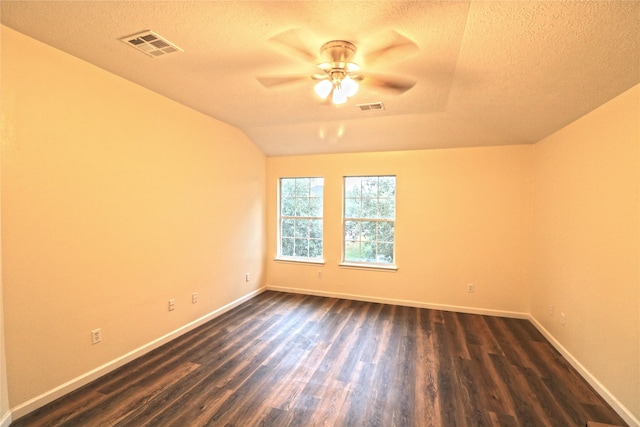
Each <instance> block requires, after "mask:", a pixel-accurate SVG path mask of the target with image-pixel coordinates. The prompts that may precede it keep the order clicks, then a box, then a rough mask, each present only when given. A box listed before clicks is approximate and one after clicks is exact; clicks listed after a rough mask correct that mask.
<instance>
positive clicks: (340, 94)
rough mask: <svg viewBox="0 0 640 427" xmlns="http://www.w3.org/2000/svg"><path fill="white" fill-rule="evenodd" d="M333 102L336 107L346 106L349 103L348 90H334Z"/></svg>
mask: <svg viewBox="0 0 640 427" xmlns="http://www.w3.org/2000/svg"><path fill="white" fill-rule="evenodd" d="M331 102H333V103H334V104H336V105H340V104H344V103H345V102H347V92H346V90H344V89H342V88H340V89H338V88H334V89H333V96H332V97H331Z"/></svg>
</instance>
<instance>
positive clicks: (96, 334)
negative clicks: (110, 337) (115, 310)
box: [91, 328, 102, 344]
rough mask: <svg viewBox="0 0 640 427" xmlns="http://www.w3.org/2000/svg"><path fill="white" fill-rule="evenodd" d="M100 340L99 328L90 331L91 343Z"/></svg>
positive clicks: (100, 332)
mask: <svg viewBox="0 0 640 427" xmlns="http://www.w3.org/2000/svg"><path fill="white" fill-rule="evenodd" d="M100 341H102V331H101V330H100V328H98V329H94V330H93V331H91V344H98V343H99V342H100Z"/></svg>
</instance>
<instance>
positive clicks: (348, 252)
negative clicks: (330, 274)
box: [344, 242, 362, 261]
mask: <svg viewBox="0 0 640 427" xmlns="http://www.w3.org/2000/svg"><path fill="white" fill-rule="evenodd" d="M361 258H362V255H361V254H360V242H345V244H344V259H345V260H347V261H360V260H361Z"/></svg>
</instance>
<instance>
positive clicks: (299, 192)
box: [296, 178, 309, 197]
mask: <svg viewBox="0 0 640 427" xmlns="http://www.w3.org/2000/svg"><path fill="white" fill-rule="evenodd" d="M296 197H309V178H296Z"/></svg>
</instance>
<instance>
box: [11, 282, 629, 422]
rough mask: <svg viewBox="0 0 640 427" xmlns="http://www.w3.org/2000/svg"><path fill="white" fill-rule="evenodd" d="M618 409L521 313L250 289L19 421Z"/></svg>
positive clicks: (516, 415) (517, 414)
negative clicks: (252, 292) (220, 311)
mask: <svg viewBox="0 0 640 427" xmlns="http://www.w3.org/2000/svg"><path fill="white" fill-rule="evenodd" d="M588 420H592V421H598V422H602V423H611V424H618V425H625V424H624V421H623V420H622V419H621V418H620V417H619V416H618V415H617V414H616V413H615V412H614V411H613V410H612V409H611V408H610V407H609V406H608V405H607V404H606V403H605V402H604V401H603V399H602V398H601V397H599V396H598V394H596V393H595V392H594V390H593V389H592V388H591V387H590V386H589V385H588V384H587V383H586V382H585V381H584V380H583V379H582V378H581V377H580V375H579V374H578V373H577V372H575V370H574V369H573V368H572V367H571V366H570V365H569V364H568V363H567V361H565V360H564V359H563V358H562V357H561V356H560V354H559V353H558V352H557V351H556V350H555V349H554V348H553V347H552V346H551V345H550V344H549V343H548V342H547V341H546V340H545V339H544V337H543V336H542V335H541V334H540V333H539V332H538V331H537V330H536V329H535V328H534V327H533V325H532V324H531V323H530V322H528V321H526V320H517V319H506V318H498V317H489V316H479V315H471V314H460V313H452V312H446V311H438V310H427V309H419V308H410V307H402V306H393V305H385V304H375V303H367V302H359V301H348V300H341V299H334V298H322V297H315V296H305V295H298V294H288V293H280V292H272V291H268V292H264V293H262V294H260V295H258V296H256V297H255V298H253V299H251V300H250V301H247V302H246V303H244V304H242V305H240V306H238V307H236V308H235V309H233V310H231V311H229V312H227V313H225V314H224V315H222V316H220V317H218V318H216V319H214V320H212V321H210V322H208V323H206V324H205V325H203V326H201V327H199V328H197V329H195V330H193V331H191V332H189V333H187V334H185V335H183V336H181V337H179V338H177V339H176V340H174V341H172V342H171V343H169V344H167V345H165V346H163V347H160V348H158V349H156V350H154V351H152V352H151V353H148V354H147V355H145V356H143V357H141V358H139V359H137V360H135V361H133V362H131V363H129V364H127V365H125V366H123V367H122V368H120V369H118V370H116V371H113V372H112V373H110V374H108V375H106V376H104V377H102V378H100V379H98V380H96V381H94V382H92V383H91V384H89V385H87V386H85V387H83V388H81V389H79V390H77V391H75V392H73V393H71V394H69V395H67V396H65V397H63V398H60V399H58V400H57V401H55V402H52V403H51V404H49V405H47V406H45V407H43V408H40V409H39V410H37V411H35V412H33V413H31V414H28V415H26V416H25V417H23V418H21V419H19V420H16V421H14V423H13V424H12V427H22V426H135V427H139V426H180V427H184V426H305V427H307V426H367V427H369V426H447V427H448V426H455V427H462V426H473V427H477V426H536V427H537V426H553V427H556V426H585V424H586V422H587V421H588Z"/></svg>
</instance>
